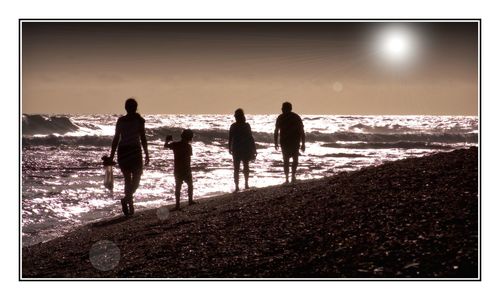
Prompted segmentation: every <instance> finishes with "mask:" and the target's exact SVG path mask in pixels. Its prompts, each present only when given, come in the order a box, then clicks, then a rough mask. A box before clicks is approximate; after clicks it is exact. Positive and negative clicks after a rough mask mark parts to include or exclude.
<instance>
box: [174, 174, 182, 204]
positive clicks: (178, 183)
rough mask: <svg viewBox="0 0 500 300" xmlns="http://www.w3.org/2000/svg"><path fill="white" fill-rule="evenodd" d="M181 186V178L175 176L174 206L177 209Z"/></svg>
mask: <svg viewBox="0 0 500 300" xmlns="http://www.w3.org/2000/svg"><path fill="white" fill-rule="evenodd" d="M181 187H182V179H180V178H175V208H176V209H179V208H180V207H181Z"/></svg>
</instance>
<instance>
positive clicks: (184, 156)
mask: <svg viewBox="0 0 500 300" xmlns="http://www.w3.org/2000/svg"><path fill="white" fill-rule="evenodd" d="M192 140H193V131H192V130H190V129H186V130H183V131H182V134H181V140H180V141H178V142H172V136H171V135H167V137H166V140H165V146H164V147H165V148H168V149H172V150H173V151H174V177H175V209H180V198H181V187H182V183H183V182H186V183H187V185H188V197H189V205H191V204H194V201H193V176H192V174H191V156H192V155H193V150H192V148H191V145H190V144H189V143H190V142H191V141H192Z"/></svg>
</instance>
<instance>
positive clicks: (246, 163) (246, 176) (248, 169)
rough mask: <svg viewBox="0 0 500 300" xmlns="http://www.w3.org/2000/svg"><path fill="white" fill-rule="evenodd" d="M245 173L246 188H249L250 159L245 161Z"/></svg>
mask: <svg viewBox="0 0 500 300" xmlns="http://www.w3.org/2000/svg"><path fill="white" fill-rule="evenodd" d="M243 175H244V176H245V189H248V177H249V176H250V167H249V166H248V160H244V161H243Z"/></svg>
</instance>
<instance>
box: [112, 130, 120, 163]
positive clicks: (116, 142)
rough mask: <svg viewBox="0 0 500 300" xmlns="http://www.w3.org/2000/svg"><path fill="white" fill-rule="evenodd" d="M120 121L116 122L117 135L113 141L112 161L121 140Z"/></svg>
mask: <svg viewBox="0 0 500 300" xmlns="http://www.w3.org/2000/svg"><path fill="white" fill-rule="evenodd" d="M120 133H121V132H120V122H119V121H117V122H116V127H115V136H114V137H113V142H112V143H111V155H110V156H109V157H110V159H111V161H113V159H114V157H115V152H116V148H117V147H118V143H119V142H120Z"/></svg>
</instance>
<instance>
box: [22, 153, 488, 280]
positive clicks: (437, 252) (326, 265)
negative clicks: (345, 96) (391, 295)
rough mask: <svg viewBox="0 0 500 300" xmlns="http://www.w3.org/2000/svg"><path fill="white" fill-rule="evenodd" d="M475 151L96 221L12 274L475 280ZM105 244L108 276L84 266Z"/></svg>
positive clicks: (26, 258)
mask: <svg viewBox="0 0 500 300" xmlns="http://www.w3.org/2000/svg"><path fill="white" fill-rule="evenodd" d="M477 152H478V149H477V148H476V147H472V148H469V149H460V150H454V151H452V152H442V153H437V154H433V155H428V156H424V157H419V158H409V159H404V160H398V161H393V162H388V163H385V164H383V165H380V166H375V167H373V166H372V167H365V168H363V169H361V170H357V171H352V172H341V173H339V174H336V175H333V176H330V177H325V178H323V179H311V180H305V181H299V182H297V183H296V184H293V185H292V184H290V185H279V186H270V187H265V188H255V189H250V190H243V191H241V192H238V193H231V194H225V195H221V196H212V197H207V198H203V199H202V200H198V201H199V202H198V204H196V205H193V206H189V207H188V206H186V205H187V203H186V202H181V207H182V210H181V211H173V212H170V213H169V214H168V217H166V214H165V211H164V207H165V206H163V207H161V208H159V209H148V210H143V211H139V212H136V214H135V215H134V216H133V217H131V218H126V217H122V216H118V217H114V218H111V219H104V220H101V221H97V222H93V223H90V224H87V225H84V226H82V227H79V228H77V229H75V230H74V231H71V232H69V233H67V234H66V235H64V236H62V237H59V238H55V239H53V240H50V241H47V242H44V243H39V244H35V245H30V246H25V247H22V249H21V251H22V274H21V277H22V278H24V279H28V278H477V277H478V265H477V263H478V260H477V257H478V232H477V229H478V226H477V224H478V223H477V222H478V220H477V217H478V201H479V200H478V170H477V167H478V153H477ZM167 207H170V206H167ZM102 241H110V243H112V244H113V245H114V246H115V247H116V249H118V252H119V254H118V255H117V256H116V257H115V258H116V259H117V262H116V265H115V266H113V268H104V267H102V265H101V268H100V266H99V264H97V267H96V262H95V260H92V254H91V253H92V249H93V248H92V247H93V246H94V249H95V245H96V243H97V244H98V243H99V242H102ZM113 249H114V248H113ZM108 250H109V249H108ZM112 258H113V257H112ZM99 268H100V269H106V270H99ZM108 269H109V270H108Z"/></svg>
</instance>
